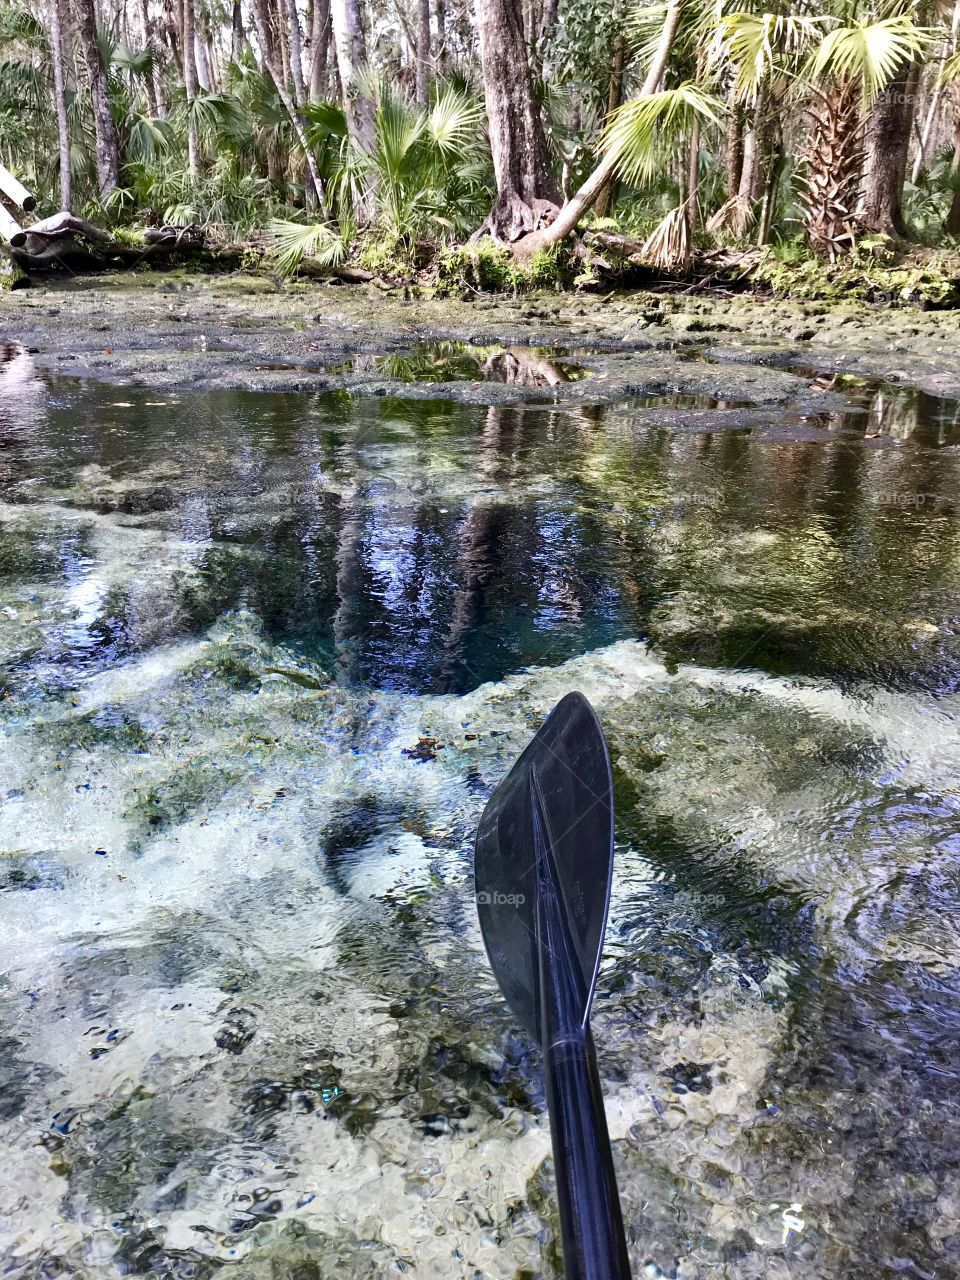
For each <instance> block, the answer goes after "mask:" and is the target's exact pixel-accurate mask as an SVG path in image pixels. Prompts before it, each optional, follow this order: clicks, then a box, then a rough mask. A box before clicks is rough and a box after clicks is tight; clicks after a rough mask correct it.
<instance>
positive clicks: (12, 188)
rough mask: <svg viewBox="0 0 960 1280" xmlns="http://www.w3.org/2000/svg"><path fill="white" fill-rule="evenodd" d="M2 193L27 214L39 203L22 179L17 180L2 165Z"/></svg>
mask: <svg viewBox="0 0 960 1280" xmlns="http://www.w3.org/2000/svg"><path fill="white" fill-rule="evenodd" d="M0 192H2V194H3V195H4V196H6V198H7V199H8V200H9V201H10V203H11V204H15V205H16V206H17V208H18V209H23V210H24V212H25V213H29V212H30V210H31V209H32V208H33V207H34V205H35V204H36V203H37V202H36V200H35V199H34V197H33V196H32V195H31V194H30V192H29V191H28V190H27V188H26V187H25V186H24V185H23V183H22V182H21V181H20V179H19V178H15V177H14V176H13V174H12V173H11V172H10V170H9V169H5V168H4V167H3V165H2V164H0Z"/></svg>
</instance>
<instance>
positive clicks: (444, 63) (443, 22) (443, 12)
mask: <svg viewBox="0 0 960 1280" xmlns="http://www.w3.org/2000/svg"><path fill="white" fill-rule="evenodd" d="M433 12H434V20H435V22H436V27H437V42H436V56H435V57H434V66H435V68H436V72H437V75H438V76H444V75H446V74H447V70H448V68H449V66H450V54H449V51H448V49H447V0H436V4H435V7H434V11H433Z"/></svg>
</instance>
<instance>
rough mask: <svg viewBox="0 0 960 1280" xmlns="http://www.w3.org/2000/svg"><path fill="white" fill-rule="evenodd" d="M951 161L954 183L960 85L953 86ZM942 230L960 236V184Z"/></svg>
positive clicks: (959, 171) (958, 162) (959, 145)
mask: <svg viewBox="0 0 960 1280" xmlns="http://www.w3.org/2000/svg"><path fill="white" fill-rule="evenodd" d="M953 109H954V116H953V159H952V160H951V162H950V173H951V174H952V175H953V180H954V182H957V177H958V175H960V83H957V82H956V81H955V82H954V85H953ZM943 229H944V231H945V232H946V233H947V235H950V236H956V235H960V184H958V185H957V186H955V187H954V189H953V196H952V198H951V200H950V212H949V213H948V214H947V216H946V219H945V221H944V224H943Z"/></svg>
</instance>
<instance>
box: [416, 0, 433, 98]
mask: <svg viewBox="0 0 960 1280" xmlns="http://www.w3.org/2000/svg"><path fill="white" fill-rule="evenodd" d="M429 92H430V0H417V102H419V103H420V105H421V106H422V107H425V106H426V105H427V97H428V95H429Z"/></svg>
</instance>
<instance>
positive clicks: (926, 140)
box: [910, 63, 943, 185]
mask: <svg viewBox="0 0 960 1280" xmlns="http://www.w3.org/2000/svg"><path fill="white" fill-rule="evenodd" d="M940 66H941V63H937V64H936V67H935V74H936V83H935V84H934V86H933V92H932V93H931V95H930V103H929V106H928V107H927V117H926V120H925V121H924V124H923V131H922V132H921V134H920V141H919V143H918V145H917V154H916V156H915V157H914V161H913V170H912V172H911V174H910V181H911V182H912V183H913V184H914V185H916V182H917V179H918V178H919V177H920V174H921V172H922V171H923V165H924V161H925V160H926V158H927V148H928V147H929V145H930V138H931V137H932V135H933V128H934V124H935V122H936V119H937V116H938V115H939V114H940V100H941V98H942V97H943V80H942V79H941V78H940V75H939V69H940Z"/></svg>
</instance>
